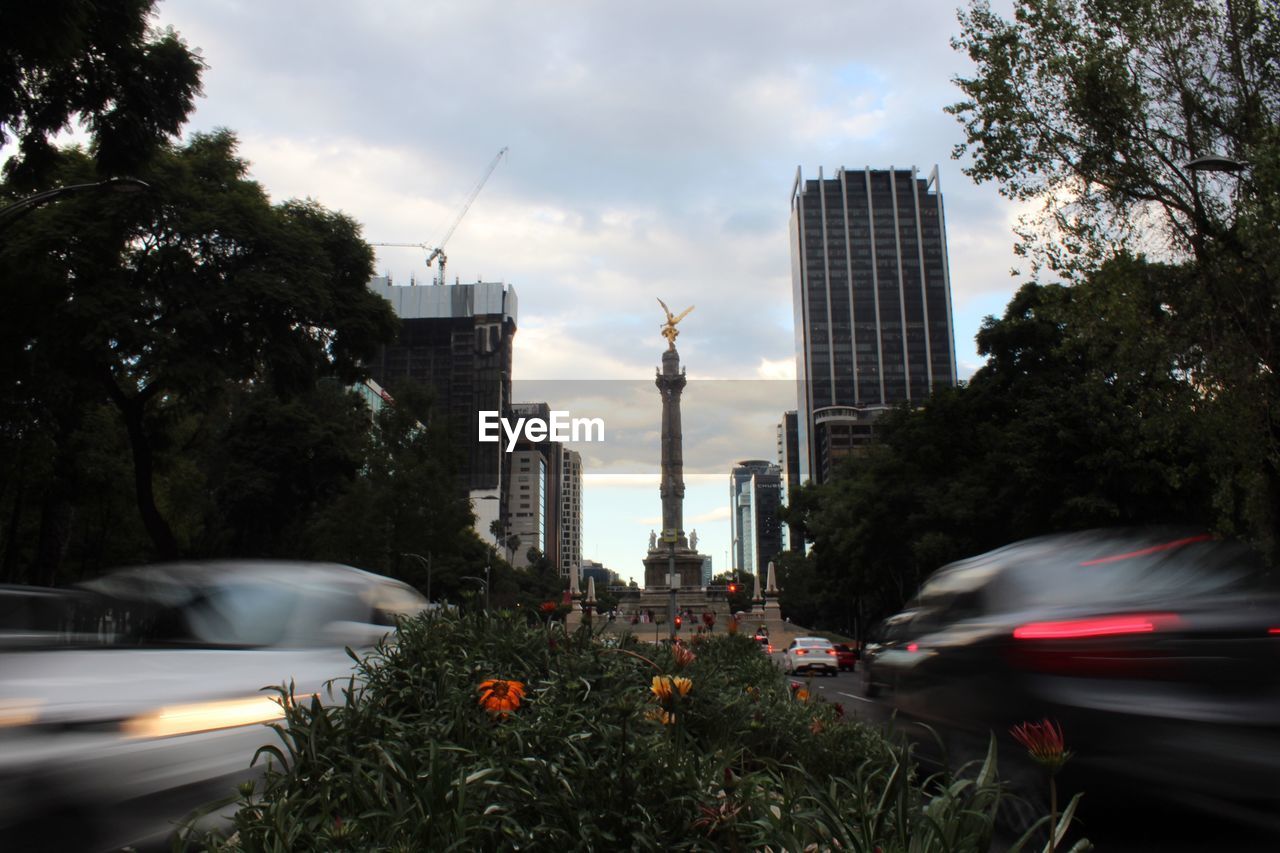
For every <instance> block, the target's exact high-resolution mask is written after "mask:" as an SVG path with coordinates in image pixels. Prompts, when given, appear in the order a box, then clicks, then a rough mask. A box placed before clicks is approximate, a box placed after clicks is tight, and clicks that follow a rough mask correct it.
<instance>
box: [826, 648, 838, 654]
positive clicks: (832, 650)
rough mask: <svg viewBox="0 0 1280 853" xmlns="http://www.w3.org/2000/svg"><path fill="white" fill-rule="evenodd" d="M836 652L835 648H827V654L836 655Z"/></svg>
mask: <svg viewBox="0 0 1280 853" xmlns="http://www.w3.org/2000/svg"><path fill="white" fill-rule="evenodd" d="M835 653H836V650H835V649H827V654H829V655H834V654H835Z"/></svg>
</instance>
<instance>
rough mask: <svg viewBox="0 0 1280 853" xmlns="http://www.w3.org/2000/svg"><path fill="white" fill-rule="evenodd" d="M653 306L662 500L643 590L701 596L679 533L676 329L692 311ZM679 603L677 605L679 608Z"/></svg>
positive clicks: (698, 569) (698, 573) (695, 566)
mask: <svg viewBox="0 0 1280 853" xmlns="http://www.w3.org/2000/svg"><path fill="white" fill-rule="evenodd" d="M658 304H660V305H662V310H663V311H665V312H666V314H667V322H666V325H664V326H663V327H662V336H663V337H665V338H666V339H667V349H666V352H664V353H663V354H662V369H661V370H659V371H658V374H657V377H656V378H655V380H654V382H655V383H656V384H657V386H658V393H659V394H660V395H661V396H662V484H661V485H660V486H659V487H658V493H659V494H660V495H661V496H662V535H661V536H660V537H658V538H659V540H660V541H658V542H650V543H649V553H648V554H647V555H646V556H645V558H644V588H645V589H646V590H668V591H670V590H673V589H675V590H679V589H685V588H688V589H690V590H691V591H697V592H698V593H701V586H702V563H703V559H702V555H701V554H699V553H698V552H697V551H696V550H694V549H693V548H691V547H689V540H688V537H686V535H685V530H684V450H683V444H684V433H683V432H682V430H681V427H680V394H681V392H683V391H684V386H685V381H686V380H685V375H684V369H683V368H681V367H680V353H679V352H678V351H677V350H676V336H677V335H679V334H680V332H679V330H678V329H676V324H677V323H679V322H680V321H681V320H683V319H684V318H685V317H686V316H688V314H689V312H690V311H692V310H693V307H692V306H690V307H689V308H687V309H685V311H684V312H683V313H682V314H680V315H679V316H674V315H673V314H672V313H671V310H670V309H669V308H667V306H666V303H664V302H663V301H662V300H661V299H659V300H658ZM698 598H699V600H698V601H697V602H696V603H695V602H693V601H690V602H688V605H687V606H698V607H702V606H705V604H706V596H705V595H702V594H699V595H698ZM681 603H682V602H677V603H676V606H677V607H679V606H680V604H681Z"/></svg>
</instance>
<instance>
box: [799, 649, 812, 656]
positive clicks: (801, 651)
mask: <svg viewBox="0 0 1280 853" xmlns="http://www.w3.org/2000/svg"><path fill="white" fill-rule="evenodd" d="M796 654H798V655H807V654H809V650H808V649H796Z"/></svg>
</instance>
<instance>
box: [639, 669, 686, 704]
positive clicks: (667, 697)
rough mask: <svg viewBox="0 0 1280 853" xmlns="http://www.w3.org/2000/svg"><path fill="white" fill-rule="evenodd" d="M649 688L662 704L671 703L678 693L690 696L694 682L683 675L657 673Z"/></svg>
mask: <svg viewBox="0 0 1280 853" xmlns="http://www.w3.org/2000/svg"><path fill="white" fill-rule="evenodd" d="M649 689H650V690H651V691H652V692H653V695H654V696H657V697H658V701H659V702H661V703H662V704H664V705H665V704H667V703H669V702H670V701H671V700H672V698H673V697H675V696H676V694H679V695H681V696H688V695H689V691H690V690H692V689H693V682H692V681H690V680H689V679H687V678H684V677H682V676H675V677H672V676H670V675H655V676H654V677H653V683H652V684H651V685H650V687H649Z"/></svg>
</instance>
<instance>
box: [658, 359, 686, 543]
mask: <svg viewBox="0 0 1280 853" xmlns="http://www.w3.org/2000/svg"><path fill="white" fill-rule="evenodd" d="M685 381H686V380H685V375H684V371H683V370H681V369H680V353H679V352H677V351H676V349H675V348H674V347H672V348H671V349H668V350H667V351H666V352H664V353H663V354H662V370H661V371H659V372H658V375H657V378H656V379H655V380H654V382H655V384H657V386H658V392H659V393H660V394H661V395H662V484H661V485H660V486H659V488H658V492H659V494H661V495H662V530H663V535H664V536H665V535H670V534H671V533H672V532H673V531H674V533H675V535H676V537H677V539H676V546H677V547H679V548H687V547H688V542H687V541H686V540H685V535H684V450H683V444H684V431H683V429H682V428H681V426H680V393H681V392H682V391H683V390H684V386H685Z"/></svg>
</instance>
